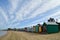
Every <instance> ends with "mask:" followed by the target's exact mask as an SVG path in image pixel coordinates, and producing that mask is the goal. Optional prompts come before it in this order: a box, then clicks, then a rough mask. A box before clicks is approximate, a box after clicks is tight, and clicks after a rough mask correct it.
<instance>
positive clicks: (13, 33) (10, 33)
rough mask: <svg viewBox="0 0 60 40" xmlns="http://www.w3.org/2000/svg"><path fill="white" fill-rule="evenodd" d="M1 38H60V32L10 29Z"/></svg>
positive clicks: (41, 39) (34, 39)
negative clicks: (39, 32)
mask: <svg viewBox="0 0 60 40" xmlns="http://www.w3.org/2000/svg"><path fill="white" fill-rule="evenodd" d="M0 40H60V32H59V33H54V34H37V33H27V32H18V31H8V34H6V35H5V36H2V37H0Z"/></svg>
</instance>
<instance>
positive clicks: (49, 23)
mask: <svg viewBox="0 0 60 40" xmlns="http://www.w3.org/2000/svg"><path fill="white" fill-rule="evenodd" d="M46 24H47V25H58V24H57V23H56V22H46Z"/></svg>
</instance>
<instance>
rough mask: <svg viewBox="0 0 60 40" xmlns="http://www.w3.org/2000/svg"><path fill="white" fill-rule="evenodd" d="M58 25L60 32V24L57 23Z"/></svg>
mask: <svg viewBox="0 0 60 40" xmlns="http://www.w3.org/2000/svg"><path fill="white" fill-rule="evenodd" d="M56 23H57V24H58V26H59V27H58V28H59V31H60V22H56Z"/></svg>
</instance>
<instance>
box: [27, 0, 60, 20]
mask: <svg viewBox="0 0 60 40" xmlns="http://www.w3.org/2000/svg"><path fill="white" fill-rule="evenodd" d="M58 5H60V0H50V1H48V2H46V3H45V4H43V5H42V6H41V7H40V8H39V9H37V10H36V11H34V13H33V14H31V16H30V17H28V18H27V19H30V18H34V17H36V16H37V15H40V14H41V13H43V12H46V11H48V10H50V9H52V8H55V7H56V6H58Z"/></svg>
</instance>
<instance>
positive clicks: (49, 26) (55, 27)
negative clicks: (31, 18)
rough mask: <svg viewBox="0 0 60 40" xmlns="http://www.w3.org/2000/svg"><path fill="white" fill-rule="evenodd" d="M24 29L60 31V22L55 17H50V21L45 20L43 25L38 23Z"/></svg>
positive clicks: (26, 30) (35, 31) (47, 31)
mask: <svg viewBox="0 0 60 40" xmlns="http://www.w3.org/2000/svg"><path fill="white" fill-rule="evenodd" d="M23 31H25V32H34V33H57V32H59V31H60V23H59V22H56V21H55V20H54V18H50V19H49V20H48V22H44V23H43V24H42V25H41V24H37V25H35V26H32V27H25V28H23Z"/></svg>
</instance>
